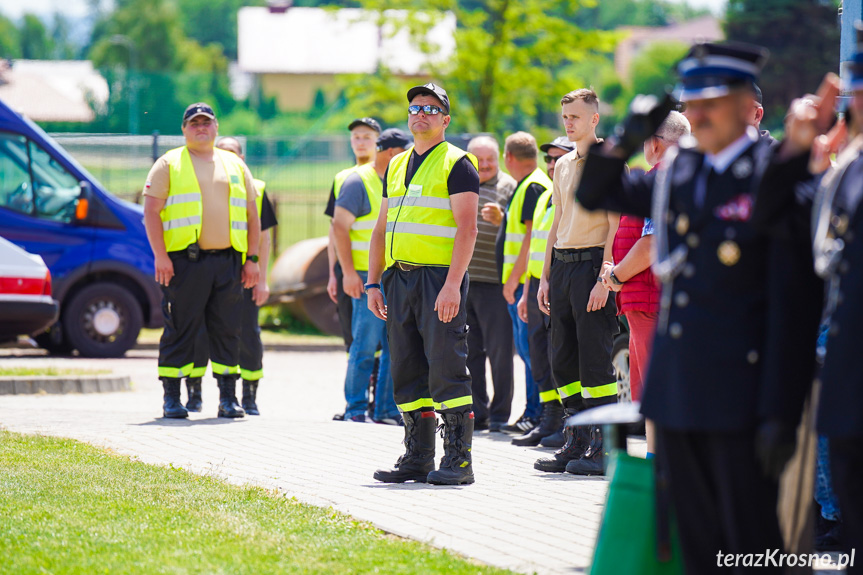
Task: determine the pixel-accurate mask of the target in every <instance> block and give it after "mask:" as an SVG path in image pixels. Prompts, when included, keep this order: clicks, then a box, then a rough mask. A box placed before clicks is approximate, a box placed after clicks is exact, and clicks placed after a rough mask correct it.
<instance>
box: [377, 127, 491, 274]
mask: <svg viewBox="0 0 863 575" xmlns="http://www.w3.org/2000/svg"><path fill="white" fill-rule="evenodd" d="M412 152H413V147H411V148H410V149H409V150H407V151H406V152H403V153H401V154H399V155H398V156H396V157H394V158H393V159H392V160H390V165H389V173H388V175H387V227H386V260H387V267H390V266H392V265H393V264H394V263H395V262H396V261H401V262H405V263H409V264H415V265H428V266H448V265H450V263H451V262H452V252H453V246H454V244H455V241H454V238H455V232H456V223H455V218H454V217H453V214H452V208H451V207H450V201H449V189H448V187H447V178H449V175H450V172H451V171H452V168H453V166H454V165H455V163H456V162H458V161H459V160H460V159H461V158H463V157H464V156H467V157H468V158H470V161H471V163H472V164H473V165H474V167H476V166H477V161H476V158H475V157H474V156H473V154H469V153H467V152H465V151H464V150H461V149H459V148H457V147H455V146H453V145H452V144H449V143H448V142H443V143H441V144H439V145H438V146H437V147H435V149H434V150H432V151H431V153H430V154H429V155H428V157H427V158H426V159H425V160H423V163H422V164H421V165H420V167H419V169H418V170H417V171H416V173H415V174H414V176H413V179H412V180H411V183H410V186H409V187H407V188H406V187H405V174H406V173H407V166H408V161H409V160H410V157H411V153H412Z"/></svg>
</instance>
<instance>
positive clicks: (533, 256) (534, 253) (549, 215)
mask: <svg viewBox="0 0 863 575" xmlns="http://www.w3.org/2000/svg"><path fill="white" fill-rule="evenodd" d="M553 223H554V204H552V203H551V190H550V189H549V190H547V191H545V192H543V194H542V195H541V196H540V197H539V199H538V200H537V201H536V209H534V210H533V229H532V230H531V232H530V253H529V254H528V262H527V273H528V275H530V277H532V278H537V279H539V277H540V276H542V266H543V264H544V263H545V247H546V245H547V242H548V232H549V231H550V230H551V224H553Z"/></svg>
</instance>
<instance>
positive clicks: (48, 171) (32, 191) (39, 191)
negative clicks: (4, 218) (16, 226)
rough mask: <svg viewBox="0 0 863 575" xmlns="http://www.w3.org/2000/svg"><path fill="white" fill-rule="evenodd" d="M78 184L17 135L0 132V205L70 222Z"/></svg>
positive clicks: (63, 169) (53, 161)
mask: <svg viewBox="0 0 863 575" xmlns="http://www.w3.org/2000/svg"><path fill="white" fill-rule="evenodd" d="M79 195H80V188H79V187H78V181H77V180H76V178H75V177H74V176H72V174H70V173H69V172H67V171H66V169H65V168H63V166H61V165H60V164H58V163H57V162H56V161H55V160H54V159H53V158H52V157H51V156H50V155H48V153H47V152H46V151H45V150H43V149H42V148H40V147H39V146H37V145H36V144H35V143H33V142H32V141H29V140H27V139H26V138H25V137H23V136H19V135H17V134H8V133H6V134H4V133H0V206H2V207H6V208H9V209H12V210H15V211H17V212H22V213H25V214H30V215H32V216H35V217H38V218H41V219H47V220H54V221H58V222H67V223H68V222H71V221H72V219H73V217H74V213H75V205H76V201H77V199H78V196H79Z"/></svg>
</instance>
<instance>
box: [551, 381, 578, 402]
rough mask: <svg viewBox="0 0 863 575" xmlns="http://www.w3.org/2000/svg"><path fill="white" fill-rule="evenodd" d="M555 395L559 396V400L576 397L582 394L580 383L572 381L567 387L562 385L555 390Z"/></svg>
mask: <svg viewBox="0 0 863 575" xmlns="http://www.w3.org/2000/svg"><path fill="white" fill-rule="evenodd" d="M557 393H558V394H560V399H566V398H568V397H575V396H577V395H581V394H582V387H581V382H580V381H574V382H572V383H570V384H568V385H564V386H563V387H558V388H557Z"/></svg>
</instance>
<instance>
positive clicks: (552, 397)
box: [539, 389, 560, 403]
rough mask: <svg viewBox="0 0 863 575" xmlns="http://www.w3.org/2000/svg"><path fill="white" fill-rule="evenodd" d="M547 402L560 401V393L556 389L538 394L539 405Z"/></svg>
mask: <svg viewBox="0 0 863 575" xmlns="http://www.w3.org/2000/svg"><path fill="white" fill-rule="evenodd" d="M549 401H560V393H559V392H558V391H557V390H556V389H549V390H548V391H540V392H539V402H540V403H548V402H549Z"/></svg>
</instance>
